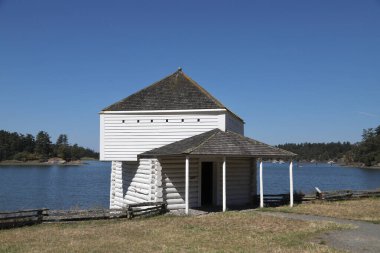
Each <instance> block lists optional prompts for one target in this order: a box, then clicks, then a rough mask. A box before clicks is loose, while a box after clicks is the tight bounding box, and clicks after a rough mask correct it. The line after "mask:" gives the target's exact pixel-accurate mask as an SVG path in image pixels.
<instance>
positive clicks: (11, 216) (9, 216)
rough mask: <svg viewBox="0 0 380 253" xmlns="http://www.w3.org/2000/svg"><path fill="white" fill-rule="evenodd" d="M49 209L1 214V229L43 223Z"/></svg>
mask: <svg viewBox="0 0 380 253" xmlns="http://www.w3.org/2000/svg"><path fill="white" fill-rule="evenodd" d="M47 211H48V209H30V210H22V211H16V212H0V229H4V228H14V227H21V226H27V225H34V224H39V223H42V222H43V220H44V217H46V216H47V215H48V214H47Z"/></svg>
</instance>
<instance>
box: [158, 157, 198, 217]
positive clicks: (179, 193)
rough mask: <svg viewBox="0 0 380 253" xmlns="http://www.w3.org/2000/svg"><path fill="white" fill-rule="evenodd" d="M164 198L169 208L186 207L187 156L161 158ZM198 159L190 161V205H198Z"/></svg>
mask: <svg viewBox="0 0 380 253" xmlns="http://www.w3.org/2000/svg"><path fill="white" fill-rule="evenodd" d="M160 164H161V167H162V187H163V200H164V201H166V203H167V205H168V209H169V210H177V209H184V208H185V158H183V157H182V158H166V159H160ZM198 165H199V162H198V159H195V158H190V162H189V178H190V180H189V181H190V182H189V183H190V185H189V206H190V207H197V206H198Z"/></svg>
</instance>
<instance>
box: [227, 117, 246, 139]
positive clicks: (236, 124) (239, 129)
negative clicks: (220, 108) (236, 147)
mask: <svg viewBox="0 0 380 253" xmlns="http://www.w3.org/2000/svg"><path fill="white" fill-rule="evenodd" d="M226 130H230V131H232V132H235V133H238V134H241V135H244V122H243V121H242V120H241V119H239V118H237V117H236V116H235V115H233V114H232V113H230V112H227V113H226Z"/></svg>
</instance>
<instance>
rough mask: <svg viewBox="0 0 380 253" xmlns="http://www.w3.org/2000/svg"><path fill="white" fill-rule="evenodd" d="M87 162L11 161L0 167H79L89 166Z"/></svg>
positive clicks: (1, 163) (4, 162)
mask: <svg viewBox="0 0 380 253" xmlns="http://www.w3.org/2000/svg"><path fill="white" fill-rule="evenodd" d="M94 160H95V159H94ZM85 161H87V160H77V161H72V162H65V163H49V162H35V161H28V162H21V161H12V160H9V161H3V162H0V166H79V165H83V164H87V163H86V162H85Z"/></svg>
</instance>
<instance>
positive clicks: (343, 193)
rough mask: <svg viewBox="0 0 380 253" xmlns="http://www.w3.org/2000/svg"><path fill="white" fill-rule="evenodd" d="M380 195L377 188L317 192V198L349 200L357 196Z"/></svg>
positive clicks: (379, 190)
mask: <svg viewBox="0 0 380 253" xmlns="http://www.w3.org/2000/svg"><path fill="white" fill-rule="evenodd" d="M369 197H380V189H376V190H361V191H352V190H340V191H322V192H317V193H316V199H319V200H327V201H336V200H349V199H357V198H369Z"/></svg>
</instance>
